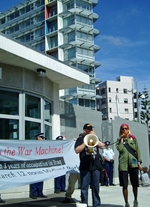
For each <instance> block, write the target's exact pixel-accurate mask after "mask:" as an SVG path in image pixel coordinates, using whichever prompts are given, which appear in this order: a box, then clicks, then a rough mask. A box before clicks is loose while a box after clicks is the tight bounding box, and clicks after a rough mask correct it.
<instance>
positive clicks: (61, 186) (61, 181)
mask: <svg viewBox="0 0 150 207" xmlns="http://www.w3.org/2000/svg"><path fill="white" fill-rule="evenodd" d="M65 190H66V175H62V176H60V177H57V178H55V191H58V192H60V191H65Z"/></svg>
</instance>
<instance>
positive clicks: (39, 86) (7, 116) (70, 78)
mask: <svg viewBox="0 0 150 207" xmlns="http://www.w3.org/2000/svg"><path fill="white" fill-rule="evenodd" d="M0 68H1V73H0V117H1V118H0V131H1V137H2V138H3V139H14V140H15V139H21V140H28V139H35V137H34V136H35V134H37V133H39V132H41V131H42V132H45V135H46V137H47V139H52V138H53V137H54V138H55V137H57V136H58V134H60V116H59V115H60V114H59V111H60V106H59V90H60V89H65V88H70V87H72V86H75V87H76V86H82V85H84V84H88V83H89V76H88V75H87V74H86V73H84V72H82V71H79V70H77V69H75V68H72V67H70V66H68V65H66V64H64V63H63V62H60V61H58V60H56V59H54V58H52V57H49V56H47V55H44V54H42V53H40V52H37V51H35V50H33V49H31V48H29V47H26V46H24V45H22V44H19V43H18V42H16V41H13V40H12V39H10V38H8V37H6V36H5V35H2V34H0ZM54 123H55V124H54Z"/></svg>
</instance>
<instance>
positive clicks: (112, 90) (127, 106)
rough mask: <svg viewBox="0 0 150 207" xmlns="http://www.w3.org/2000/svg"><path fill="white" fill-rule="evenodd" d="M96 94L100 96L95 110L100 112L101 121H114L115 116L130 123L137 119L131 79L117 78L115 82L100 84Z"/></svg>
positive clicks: (125, 77) (126, 77) (132, 80)
mask: <svg viewBox="0 0 150 207" xmlns="http://www.w3.org/2000/svg"><path fill="white" fill-rule="evenodd" d="M97 94H98V95H100V96H102V99H100V100H98V101H97V110H98V111H101V112H102V114H103V115H102V119H103V120H110V119H114V117H115V116H117V117H120V118H123V119H127V120H130V121H132V120H134V119H135V118H137V112H136V110H135V103H136V99H135V97H134V79H133V77H128V76H119V77H117V78H116V81H109V80H108V81H105V82H103V83H100V84H99V85H98V86H97Z"/></svg>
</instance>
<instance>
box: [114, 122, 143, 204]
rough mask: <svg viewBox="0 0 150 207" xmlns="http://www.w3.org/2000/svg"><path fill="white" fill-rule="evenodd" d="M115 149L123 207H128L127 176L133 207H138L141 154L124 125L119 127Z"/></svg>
mask: <svg viewBox="0 0 150 207" xmlns="http://www.w3.org/2000/svg"><path fill="white" fill-rule="evenodd" d="M116 149H117V150H118V151H119V166H118V170H119V182H120V186H122V192H123V197H124V201H125V207H130V204H129V203H128V174H129V175H130V182H131V185H132V191H133V195H134V203H133V207H138V200H137V197H138V187H139V170H142V166H141V153H140V149H139V145H138V141H137V139H136V137H135V136H134V135H132V134H131V131H130V127H129V125H128V124H126V123H124V124H122V125H121V126H120V130H119V138H118V140H117V142H116Z"/></svg>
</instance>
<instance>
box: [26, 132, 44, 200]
mask: <svg viewBox="0 0 150 207" xmlns="http://www.w3.org/2000/svg"><path fill="white" fill-rule="evenodd" d="M35 137H36V139H37V140H40V141H41V140H45V136H44V133H40V134H37V135H36V136H35ZM37 197H41V198H47V196H46V195H44V194H43V181H42V182H38V183H33V184H30V198H32V199H37Z"/></svg>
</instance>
